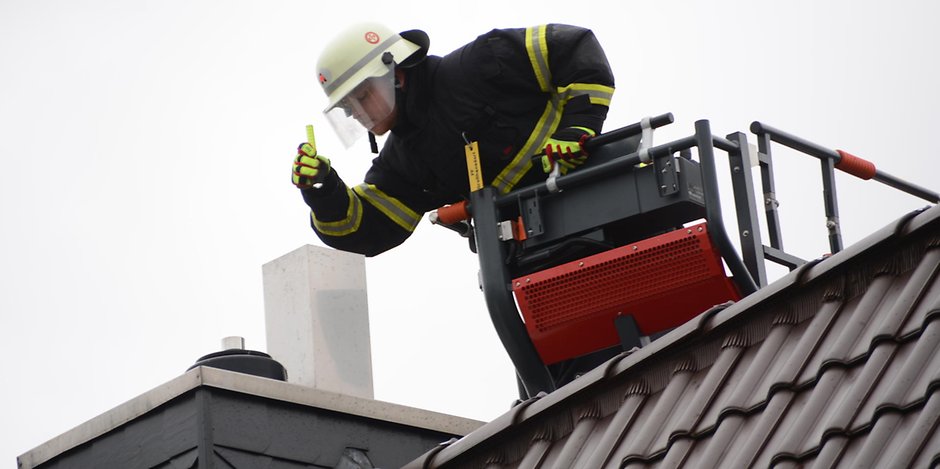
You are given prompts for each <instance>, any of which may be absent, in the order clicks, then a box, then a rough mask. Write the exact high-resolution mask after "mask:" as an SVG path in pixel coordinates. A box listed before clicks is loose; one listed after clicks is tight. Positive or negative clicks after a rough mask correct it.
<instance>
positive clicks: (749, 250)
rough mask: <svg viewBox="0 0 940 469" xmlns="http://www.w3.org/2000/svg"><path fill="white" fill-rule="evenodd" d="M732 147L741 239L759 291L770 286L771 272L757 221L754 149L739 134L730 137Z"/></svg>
mask: <svg viewBox="0 0 940 469" xmlns="http://www.w3.org/2000/svg"><path fill="white" fill-rule="evenodd" d="M727 139H728V140H729V141H730V143H731V148H729V149H728V160H729V167H730V170H731V186H732V188H733V192H734V209H735V212H736V214H737V218H738V238H739V239H740V241H741V257H742V258H743V260H744V265H745V266H747V270H748V271H750V272H751V277H753V278H754V281H755V282H757V285H758V287H759V288H762V287H765V286H767V269H766V268H765V266H764V242H763V236H761V230H760V221H759V220H758V218H757V203H756V201H755V200H754V177H753V175H752V174H751V158H750V147H749V146H748V144H747V136H746V135H745V134H744V133H742V132H735V133H733V134H730V135H728V136H727Z"/></svg>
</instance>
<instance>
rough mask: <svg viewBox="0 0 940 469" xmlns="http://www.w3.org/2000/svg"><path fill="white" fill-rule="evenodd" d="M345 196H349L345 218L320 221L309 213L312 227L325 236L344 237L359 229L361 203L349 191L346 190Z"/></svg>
mask: <svg viewBox="0 0 940 469" xmlns="http://www.w3.org/2000/svg"><path fill="white" fill-rule="evenodd" d="M346 195H347V196H349V207H348V208H347V209H346V218H344V219H342V220H338V221H320V220H317V217H316V215H314V213H313V212H312V211H311V212H310V218H311V219H313V226H314V227H315V228H316V229H317V231H319V232H320V233H323V234H325V235H329V236H346V235H348V234H350V233H354V232H355V231H356V230H358V229H359V224H360V223H362V202H361V201H359V197H358V196H356V194H354V193H353V192H352V191H351V190H349V189H348V188H347V189H346Z"/></svg>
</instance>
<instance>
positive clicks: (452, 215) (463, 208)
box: [437, 200, 470, 225]
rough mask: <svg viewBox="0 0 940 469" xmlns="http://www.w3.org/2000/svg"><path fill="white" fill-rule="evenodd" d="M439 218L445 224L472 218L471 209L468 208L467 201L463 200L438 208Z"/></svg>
mask: <svg viewBox="0 0 940 469" xmlns="http://www.w3.org/2000/svg"><path fill="white" fill-rule="evenodd" d="M437 219H438V221H440V222H441V223H443V224H445V225H453V224H454V223H457V222H461V221H464V220H468V219H470V210H469V209H468V208H467V201H466V200H463V201H460V202H457V203H456V204H453V205H445V206H443V207H441V208H439V209H437Z"/></svg>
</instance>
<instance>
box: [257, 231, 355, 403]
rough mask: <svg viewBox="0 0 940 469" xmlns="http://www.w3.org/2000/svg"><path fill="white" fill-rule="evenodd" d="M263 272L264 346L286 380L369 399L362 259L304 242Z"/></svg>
mask: <svg viewBox="0 0 940 469" xmlns="http://www.w3.org/2000/svg"><path fill="white" fill-rule="evenodd" d="M262 273H263V274H264V309H265V329H266V339H267V351H268V353H269V354H270V355H271V356H272V357H273V358H274V359H275V360H277V361H278V362H280V363H281V364H283V365H284V367H285V368H286V369H287V380H288V382H291V383H295V384H300V385H303V386H310V387H314V388H317V389H322V390H324V391H332V392H336V393H341V394H346V395H350V396H356V397H362V398H367V399H372V398H373V397H374V394H373V388H372V347H371V342H370V338H369V311H368V302H367V296H366V272H365V257H364V256H361V255H359V254H352V253H348V252H344V251H337V250H334V249H328V248H323V247H317V246H310V245H307V246H303V247H301V248H299V249H297V250H295V251H293V252H290V253H288V254H285V255H284V256H281V257H279V258H277V259H275V260H273V261H271V262H268V263H267V264H264V265H263V266H262Z"/></svg>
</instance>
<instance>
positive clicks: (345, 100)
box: [324, 67, 395, 148]
mask: <svg viewBox="0 0 940 469" xmlns="http://www.w3.org/2000/svg"><path fill="white" fill-rule="evenodd" d="M389 68H390V69H389V71H388V73H386V74H384V75H382V76H378V77H371V78H367V79H366V80H365V81H363V82H362V83H360V84H359V85H357V86H356V87H355V88H353V89H352V91H350V92H349V93H347V94H346V95H345V96H343V97H342V98H341V99H340V100H339V101H337V102H336V104H335V105H334V106H333V107H331V108H328V109H327V110H326V111H325V112H324V113H325V114H326V117H327V120H328V121H330V125H332V126H333V130H335V131H336V134H337V135H338V136H339V138H340V140H341V141H342V142H343V145H345V146H346V148H349V147H351V146H352V145H353V143H355V142H356V140H357V139H358V138H359V137H360V136H362V135H363V134H364V133H365V132H363V131H362V130H363V128H365V129H366V130H368V131H371V132H372V133H374V134H376V135H383V134H385V133H386V132H388V131H389V130H390V129H391V128H392V126H393V125H394V121H395V116H394V114H395V74H394V73H393V72H392V70H391V67H389Z"/></svg>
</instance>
